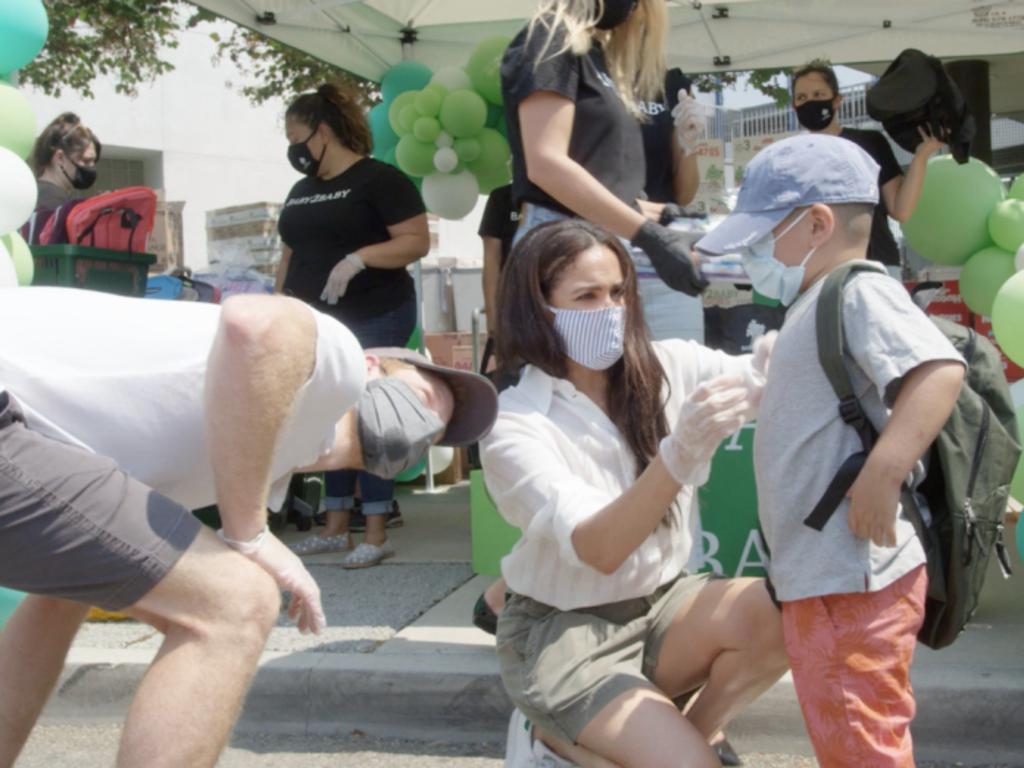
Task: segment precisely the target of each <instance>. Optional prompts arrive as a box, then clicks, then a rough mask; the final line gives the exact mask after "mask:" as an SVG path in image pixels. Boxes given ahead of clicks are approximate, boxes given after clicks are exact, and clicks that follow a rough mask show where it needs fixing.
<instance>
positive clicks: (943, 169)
mask: <svg viewBox="0 0 1024 768" xmlns="http://www.w3.org/2000/svg"><path fill="white" fill-rule="evenodd" d="M1005 197H1006V193H1005V191H1004V190H1003V183H1002V182H1001V181H1000V180H999V176H997V175H996V173H995V171H993V170H992V169H991V168H989V167H988V166H987V165H985V164H984V163H983V162H981V161H980V160H977V159H976V158H973V157H972V158H971V159H970V161H968V163H967V164H966V165H959V164H957V162H956V161H955V160H954V159H953V158H952V157H950V156H949V155H943V156H942V157H933V158H932V159H931V160H930V161H929V162H928V173H927V175H926V176H925V180H924V187H923V188H922V189H921V196H920V198H919V199H918V201H917V209H916V210H915V211H914V215H913V216H911V217H910V219H909V220H908V221H906V222H904V224H903V234H904V235H905V236H906V238H907V243H909V244H910V246H911V247H912V248H913V249H914V250H915V251H917V252H918V253H919V254H921V256H923V257H924V258H926V259H928V260H929V261H933V262H935V263H936V264H946V265H950V266H955V265H958V264H963V263H964V262H965V261H967V259H968V258H969V257H970V256H971V254H974V253H977V252H978V251H980V250H981V249H982V248H984V247H985V246H987V245H990V244H991V240H990V238H989V233H988V216H989V213H991V212H992V209H993V208H994V207H995V206H996V204H997V203H999V202H1001V201H1002V200H1003V198H1005Z"/></svg>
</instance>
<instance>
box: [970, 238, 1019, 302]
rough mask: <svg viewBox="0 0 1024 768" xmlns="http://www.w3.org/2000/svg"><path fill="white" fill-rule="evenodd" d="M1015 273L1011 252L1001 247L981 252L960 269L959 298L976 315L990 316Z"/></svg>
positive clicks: (985, 249)
mask: <svg viewBox="0 0 1024 768" xmlns="http://www.w3.org/2000/svg"><path fill="white" fill-rule="evenodd" d="M1014 271H1015V270H1014V266H1013V254H1012V253H1007V252H1006V251H1004V250H1002V249H1001V248H984V249H982V250H980V251H978V252H977V253H976V254H974V255H973V256H971V258H969V259H968V260H967V263H966V264H964V266H963V269H961V270H960V296H962V297H963V300H964V304H966V305H967V306H968V308H970V310H971V311H972V312H974V313H975V314H978V315H985V316H989V315H991V314H992V302H994V301H995V299H996V294H997V293H999V289H1000V288H1002V287H1003V283H1005V282H1006V281H1007V280H1009V279H1010V277H1011V276H1012V275H1013V273H1014Z"/></svg>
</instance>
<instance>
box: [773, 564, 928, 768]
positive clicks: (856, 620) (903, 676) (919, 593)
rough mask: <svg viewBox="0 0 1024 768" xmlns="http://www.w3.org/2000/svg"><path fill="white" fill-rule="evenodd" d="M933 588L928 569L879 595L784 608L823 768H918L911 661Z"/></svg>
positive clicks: (800, 694) (796, 676)
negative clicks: (912, 729) (927, 597)
mask: <svg viewBox="0 0 1024 768" xmlns="http://www.w3.org/2000/svg"><path fill="white" fill-rule="evenodd" d="M927 589H928V575H927V573H926V572H925V568H924V566H920V567H918V568H915V569H914V570H912V571H911V572H910V573H908V574H906V575H905V576H903V577H902V578H900V579H897V580H896V581H894V582H893V583H892V584H890V585H889V586H887V587H886V588H885V589H882V590H879V591H878V592H862V593H849V594H841V595H825V596H822V597H809V598H806V599H804V600H794V601H792V602H785V603H783V604H782V628H783V633H784V635H785V640H786V652H787V653H788V654H789V663H790V667H791V669H792V671H793V682H794V684H795V686H796V694H797V698H798V699H799V701H800V709H801V711H802V712H803V715H804V723H805V724H806V725H807V734H808V736H810V739H811V744H812V745H813V746H814V753H815V755H816V756H817V758H818V762H819V763H820V765H821V768H839V766H851V767H852V766H857V768H863V767H864V766H871V768H907V767H908V766H910V767H911V768H912V766H913V765H914V749H913V742H912V741H911V737H910V721H911V720H913V719H914V710H915V705H914V694H913V691H912V690H911V687H910V662H911V660H912V659H913V657H914V646H915V644H916V642H917V632H918V630H919V629H920V627H921V622H922V621H923V619H924V600H925V593H926V592H927Z"/></svg>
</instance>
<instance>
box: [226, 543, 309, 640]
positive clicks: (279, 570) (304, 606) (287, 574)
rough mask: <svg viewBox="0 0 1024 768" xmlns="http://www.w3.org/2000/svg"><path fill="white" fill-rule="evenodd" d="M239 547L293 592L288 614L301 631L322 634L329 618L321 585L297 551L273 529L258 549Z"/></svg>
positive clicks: (290, 592) (289, 591)
mask: <svg viewBox="0 0 1024 768" xmlns="http://www.w3.org/2000/svg"><path fill="white" fill-rule="evenodd" d="M240 551H242V553H243V554H245V555H246V556H248V557H249V559H250V560H252V561H253V562H254V563H256V564H257V565H258V566H259V567H260V568H262V569H263V570H265V571H266V572H267V573H269V574H270V575H271V576H273V577H274V581H276V582H277V586H279V587H280V588H281V589H283V590H284V591H285V592H288V593H289V594H290V595H291V600H290V601H289V603H288V618H289V619H291V620H292V621H294V622H295V623H296V624H298V625H299V631H300V632H302V634H306V633H308V632H312V633H313V634H314V635H318V634H320V632H321V631H322V630H323V628H324V627H326V626H327V618H326V617H325V616H324V609H323V606H322V605H321V604H320V587H318V586H317V583H316V581H315V580H314V579H313V577H312V575H310V573H309V571H308V570H306V566H304V565H303V564H302V561H301V560H299V558H298V555H296V554H295V553H294V552H292V551H291V550H290V549H288V547H286V546H285V545H284V544H282V543H281V540H280V539H279V538H277V536H275V535H274V534H272V533H270V532H268V533H267V534H266V537H265V538H264V540H263V542H262V543H261V544H260V546H259V547H258V548H257V549H256V550H255V551H253V552H245V551H244V550H240Z"/></svg>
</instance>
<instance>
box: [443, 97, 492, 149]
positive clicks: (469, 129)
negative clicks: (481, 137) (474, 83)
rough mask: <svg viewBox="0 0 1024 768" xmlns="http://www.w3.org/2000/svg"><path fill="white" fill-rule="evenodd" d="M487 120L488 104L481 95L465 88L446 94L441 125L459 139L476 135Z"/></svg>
mask: <svg viewBox="0 0 1024 768" xmlns="http://www.w3.org/2000/svg"><path fill="white" fill-rule="evenodd" d="M486 122H487V104H486V103H485V102H484V100H483V99H482V98H480V95H479V94H477V93H474V92H473V91H470V90H466V89H463V90H461V91H453V92H452V93H449V94H448V95H447V96H445V99H444V102H443V103H442V104H441V125H443V126H444V129H445V130H446V131H448V133H450V134H451V135H452V136H454V137H455V138H457V139H466V138H469V137H470V136H475V135H476V134H478V133H479V132H480V130H481V129H482V128H483V127H484V123H486Z"/></svg>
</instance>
